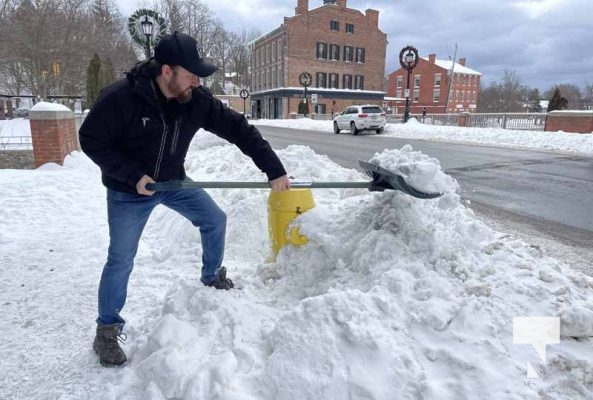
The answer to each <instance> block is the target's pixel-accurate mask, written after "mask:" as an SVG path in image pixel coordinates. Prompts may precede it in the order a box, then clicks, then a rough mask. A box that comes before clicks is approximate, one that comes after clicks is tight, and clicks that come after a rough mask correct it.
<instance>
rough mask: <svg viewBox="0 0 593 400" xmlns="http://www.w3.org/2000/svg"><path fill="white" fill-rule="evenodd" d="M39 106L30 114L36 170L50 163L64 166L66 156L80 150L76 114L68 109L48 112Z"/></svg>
mask: <svg viewBox="0 0 593 400" xmlns="http://www.w3.org/2000/svg"><path fill="white" fill-rule="evenodd" d="M42 104H43V103H42ZM38 105H39V104H38ZM38 105H36V106H35V107H33V109H32V110H31V111H30V112H29V120H30V123H31V140H32V142H33V158H34V159H35V163H34V165H35V168H37V167H39V166H41V165H43V164H45V163H48V162H54V163H57V164H60V165H62V164H63V162H64V158H65V157H66V155H68V154H69V153H71V152H72V151H74V150H78V143H77V139H76V125H75V121H74V113H73V112H72V111H70V110H68V109H67V107H64V110H58V109H57V108H59V106H58V107H56V109H55V110H54V109H52V110H48V111H46V110H43V107H42V108H39V107H37V106H38ZM53 106H54V105H52V107H53ZM35 108H38V109H37V110H35Z"/></svg>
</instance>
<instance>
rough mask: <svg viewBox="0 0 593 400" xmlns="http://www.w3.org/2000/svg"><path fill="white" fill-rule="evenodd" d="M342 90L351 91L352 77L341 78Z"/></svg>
mask: <svg viewBox="0 0 593 400" xmlns="http://www.w3.org/2000/svg"><path fill="white" fill-rule="evenodd" d="M342 88H344V89H352V75H344V77H343V78H342Z"/></svg>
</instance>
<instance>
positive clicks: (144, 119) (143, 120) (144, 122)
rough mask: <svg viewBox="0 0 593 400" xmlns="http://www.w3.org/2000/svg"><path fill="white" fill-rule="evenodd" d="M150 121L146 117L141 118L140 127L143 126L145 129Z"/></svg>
mask: <svg viewBox="0 0 593 400" xmlns="http://www.w3.org/2000/svg"><path fill="white" fill-rule="evenodd" d="M148 121H150V118H148V117H142V125H144V127H145V128H146V123H147V122H148Z"/></svg>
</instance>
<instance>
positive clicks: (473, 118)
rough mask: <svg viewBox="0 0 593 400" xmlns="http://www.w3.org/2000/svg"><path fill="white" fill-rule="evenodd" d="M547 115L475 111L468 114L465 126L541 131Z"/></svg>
mask: <svg viewBox="0 0 593 400" xmlns="http://www.w3.org/2000/svg"><path fill="white" fill-rule="evenodd" d="M547 115H548V114H546V113H488V114H486V113H475V114H468V118H467V123H466V126H468V127H477V128H502V129H516V130H522V131H543V130H544V127H545V125H546V117H547Z"/></svg>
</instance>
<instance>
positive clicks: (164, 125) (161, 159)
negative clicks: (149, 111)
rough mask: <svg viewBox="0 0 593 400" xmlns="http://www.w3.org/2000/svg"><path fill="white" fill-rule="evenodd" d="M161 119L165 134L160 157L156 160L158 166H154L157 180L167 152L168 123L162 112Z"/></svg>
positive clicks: (162, 139)
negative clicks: (164, 154)
mask: <svg viewBox="0 0 593 400" xmlns="http://www.w3.org/2000/svg"><path fill="white" fill-rule="evenodd" d="M160 116H161V120H162V121H163V136H162V138H161V147H160V149H159V157H158V158H157V160H156V166H155V168H154V177H153V178H152V179H154V180H155V181H156V180H157V179H158V177H159V170H160V169H161V162H162V161H163V153H164V152H165V142H166V141H167V124H166V123H165V117H163V114H160Z"/></svg>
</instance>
